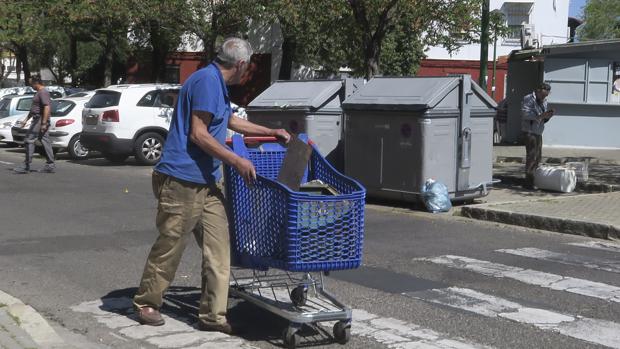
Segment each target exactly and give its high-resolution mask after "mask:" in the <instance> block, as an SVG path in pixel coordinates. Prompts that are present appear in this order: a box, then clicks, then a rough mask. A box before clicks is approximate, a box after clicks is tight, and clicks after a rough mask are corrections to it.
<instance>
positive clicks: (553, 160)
mask: <svg viewBox="0 0 620 349" xmlns="http://www.w3.org/2000/svg"><path fill="white" fill-rule="evenodd" d="M493 160H494V161H493V162H494V163H518V164H524V163H525V157H523V156H501V155H498V156H495V157H494V159H493ZM571 161H587V162H588V163H590V165H620V162H619V161H617V160H605V159H599V158H595V157H583V156H582V157H579V156H563V157H553V156H543V157H542V158H541V162H546V163H549V164H563V163H565V162H571Z"/></svg>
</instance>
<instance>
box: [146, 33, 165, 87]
mask: <svg viewBox="0 0 620 349" xmlns="http://www.w3.org/2000/svg"><path fill="white" fill-rule="evenodd" d="M149 27H150V28H151V33H150V34H151V46H152V47H153V51H151V81H152V82H161V80H160V79H161V77H162V75H163V74H161V71H162V69H161V68H162V67H161V64H162V63H163V62H162V61H163V59H162V57H161V56H162V40H161V35H160V32H159V24H158V23H157V22H156V21H151V23H149Z"/></svg>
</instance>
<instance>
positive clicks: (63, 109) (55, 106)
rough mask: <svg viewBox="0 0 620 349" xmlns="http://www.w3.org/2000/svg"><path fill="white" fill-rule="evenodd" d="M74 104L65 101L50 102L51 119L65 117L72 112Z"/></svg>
mask: <svg viewBox="0 0 620 349" xmlns="http://www.w3.org/2000/svg"><path fill="white" fill-rule="evenodd" d="M73 107H75V103H73V102H71V101H66V100H56V101H52V117H57V116H66V115H67V114H69V113H70V112H71V110H73Z"/></svg>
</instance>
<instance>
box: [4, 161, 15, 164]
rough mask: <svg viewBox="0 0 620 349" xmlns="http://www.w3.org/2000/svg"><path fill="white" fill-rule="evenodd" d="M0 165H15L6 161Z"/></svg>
mask: <svg viewBox="0 0 620 349" xmlns="http://www.w3.org/2000/svg"><path fill="white" fill-rule="evenodd" d="M0 164H4V165H15V164H14V163H12V162H7V161H0Z"/></svg>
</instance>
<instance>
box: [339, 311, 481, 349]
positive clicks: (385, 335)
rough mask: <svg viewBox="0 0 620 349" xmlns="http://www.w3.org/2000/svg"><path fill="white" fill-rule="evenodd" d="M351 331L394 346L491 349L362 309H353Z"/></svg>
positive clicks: (397, 348) (392, 348)
mask: <svg viewBox="0 0 620 349" xmlns="http://www.w3.org/2000/svg"><path fill="white" fill-rule="evenodd" d="M351 333H352V334H354V335H358V336H363V337H368V338H372V339H374V340H375V341H377V342H379V343H382V344H385V345H387V346H388V347H389V348H390V349H410V348H421V349H422V348H429V349H430V348H436V349H472V348H490V347H488V346H483V345H480V344H475V343H471V342H467V341H466V340H464V339H460V338H459V339H451V338H448V337H446V335H444V334H442V333H438V332H435V331H433V330H430V329H427V328H423V327H420V326H418V325H415V324H412V323H407V322H405V321H401V320H398V319H393V318H382V317H379V316H378V315H374V314H371V313H368V312H366V311H365V310H361V309H353V325H352V326H351Z"/></svg>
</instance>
